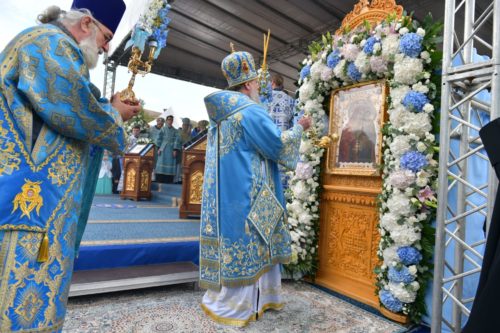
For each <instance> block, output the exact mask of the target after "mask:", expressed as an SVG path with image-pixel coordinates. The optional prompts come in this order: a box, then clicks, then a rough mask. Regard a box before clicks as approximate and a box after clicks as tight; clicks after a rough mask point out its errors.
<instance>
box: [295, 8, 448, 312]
mask: <svg viewBox="0 0 500 333" xmlns="http://www.w3.org/2000/svg"><path fill="white" fill-rule="evenodd" d="M441 28H442V24H441V23H434V22H433V20H432V17H430V16H428V17H426V19H425V20H424V21H423V24H422V25H421V26H420V25H419V23H418V22H416V21H414V20H412V19H411V17H408V16H404V17H402V18H401V19H396V18H395V17H390V18H388V19H387V20H386V21H384V22H382V23H381V24H379V25H377V26H376V27H375V28H373V29H372V28H371V27H370V25H369V24H366V25H364V26H360V27H358V28H357V29H356V30H354V31H351V32H346V33H345V34H344V35H341V36H334V37H332V36H331V35H330V34H327V35H325V36H323V39H322V42H314V43H313V44H312V45H310V47H309V50H310V53H311V54H310V55H309V56H308V57H307V58H306V59H304V61H303V63H302V65H303V67H302V69H301V71H300V79H299V82H298V83H299V86H300V88H299V101H298V107H299V108H300V109H303V110H304V112H305V114H309V115H310V116H311V117H312V120H313V131H312V132H313V133H312V134H311V133H309V132H308V133H306V134H305V138H304V140H303V142H302V145H301V147H300V153H301V162H300V163H299V165H298V166H297V169H296V170H295V172H294V173H293V174H292V175H291V176H292V179H291V181H290V189H291V194H290V195H291V199H290V200H289V202H288V204H287V210H288V213H289V218H288V221H289V225H290V229H291V230H290V232H291V237H292V251H293V255H292V258H293V260H292V263H291V264H290V265H289V266H288V270H291V271H292V272H298V273H301V274H313V273H314V272H315V269H316V265H317V249H318V230H319V191H320V184H319V183H318V179H319V177H320V163H321V158H322V156H323V153H324V149H322V148H319V147H317V146H315V145H313V144H312V140H311V137H312V136H313V135H317V134H315V133H322V132H323V131H324V130H325V126H327V125H326V124H325V122H324V117H325V105H324V104H323V103H324V101H325V97H326V96H328V95H329V94H330V93H331V91H332V90H333V89H336V88H339V87H342V86H349V85H351V84H354V83H358V82H364V81H370V80H379V79H385V80H387V82H388V84H389V87H390V96H389V97H388V105H389V109H388V114H389V122H388V123H387V124H386V125H385V127H384V129H383V148H382V149H383V161H384V165H383V166H381V167H382V180H383V190H382V193H381V195H380V196H379V207H380V210H379V211H380V224H379V231H380V234H381V241H380V245H379V250H378V255H379V258H380V260H381V261H382V264H381V265H380V266H378V267H377V268H376V270H375V273H376V274H377V287H378V290H379V292H378V295H379V299H380V302H381V304H382V305H383V306H384V307H385V308H387V309H388V310H390V311H392V312H395V313H403V314H407V315H409V317H410V319H411V320H412V321H414V322H419V321H420V318H421V316H422V315H423V314H424V313H425V311H426V310H425V303H424V297H425V289H426V288H425V287H426V285H427V283H428V281H429V279H430V278H431V277H432V273H431V271H432V264H431V260H432V259H431V258H432V253H433V244H434V229H433V228H432V226H431V224H432V221H433V219H434V216H435V210H436V207H437V199H436V188H437V160H436V159H437V143H436V141H435V136H434V134H432V133H436V132H437V127H436V126H435V124H436V123H437V122H436V121H435V110H437V109H438V108H439V101H440V97H439V93H440V91H439V90H438V87H439V82H440V76H439V74H437V73H438V72H439V69H440V64H441V53H440V52H438V51H437V50H436V43H438V42H439V41H440V38H441V37H440V36H439V34H440V32H441Z"/></svg>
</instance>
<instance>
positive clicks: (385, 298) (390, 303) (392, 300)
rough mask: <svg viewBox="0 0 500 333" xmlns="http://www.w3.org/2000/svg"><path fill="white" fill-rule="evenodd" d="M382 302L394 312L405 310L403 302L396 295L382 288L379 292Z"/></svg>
mask: <svg viewBox="0 0 500 333" xmlns="http://www.w3.org/2000/svg"><path fill="white" fill-rule="evenodd" d="M379 296H380V301H381V302H382V304H383V305H384V306H385V307H386V308H387V309H389V310H390V311H392V312H401V310H403V303H402V302H401V301H400V300H399V299H397V298H396V297H394V296H393V295H392V294H391V292H390V291H388V290H382V291H381V292H380V294H379Z"/></svg>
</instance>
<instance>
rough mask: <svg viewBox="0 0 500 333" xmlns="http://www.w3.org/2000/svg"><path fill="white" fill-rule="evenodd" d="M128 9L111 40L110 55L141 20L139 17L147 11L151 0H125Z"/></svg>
mask: <svg viewBox="0 0 500 333" xmlns="http://www.w3.org/2000/svg"><path fill="white" fill-rule="evenodd" d="M124 1H125V4H126V5H127V9H126V10H125V13H124V14H123V18H122V20H121V21H120V24H119V25H118V28H117V29H116V33H115V35H114V37H113V40H112V41H111V45H110V48H109V52H108V55H109V56H111V55H112V54H113V52H115V50H116V49H117V48H118V46H119V45H120V43H121V42H122V41H123V39H124V38H125V37H127V35H128V34H129V33H130V31H131V30H132V28H133V27H134V25H135V24H136V23H137V21H138V20H139V17H141V15H142V14H143V13H144V12H145V11H146V9H147V6H148V4H149V2H150V0H124Z"/></svg>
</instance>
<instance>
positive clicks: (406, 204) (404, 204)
mask: <svg viewBox="0 0 500 333" xmlns="http://www.w3.org/2000/svg"><path fill="white" fill-rule="evenodd" d="M387 208H388V209H389V211H390V212H391V213H393V214H395V215H402V216H405V215H408V214H410V213H411V206H410V200H409V199H408V198H407V197H406V196H405V195H404V194H402V193H396V194H394V195H393V196H392V197H390V198H389V199H388V200H387Z"/></svg>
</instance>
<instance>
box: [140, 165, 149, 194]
mask: <svg viewBox="0 0 500 333" xmlns="http://www.w3.org/2000/svg"><path fill="white" fill-rule="evenodd" d="M149 174H150V173H149V171H148V170H142V172H141V191H147V190H148V187H149Z"/></svg>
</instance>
